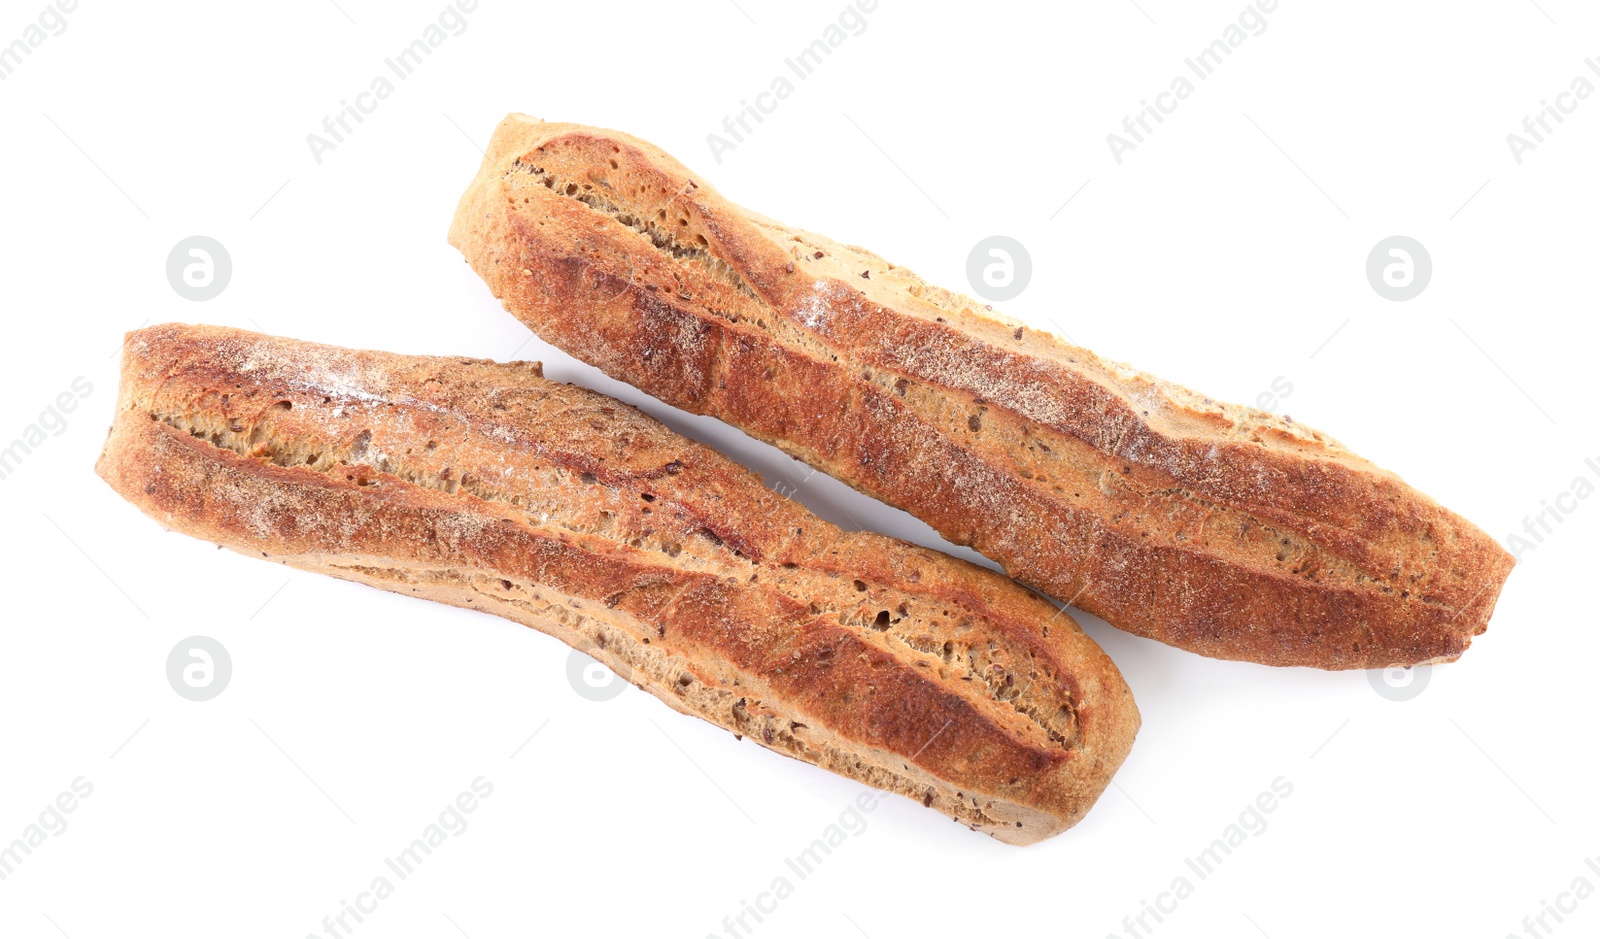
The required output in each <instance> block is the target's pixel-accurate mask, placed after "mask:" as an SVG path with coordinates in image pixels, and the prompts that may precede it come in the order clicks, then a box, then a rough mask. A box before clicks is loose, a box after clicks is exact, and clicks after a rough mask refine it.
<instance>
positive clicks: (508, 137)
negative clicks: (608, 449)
mask: <svg viewBox="0 0 1600 939" xmlns="http://www.w3.org/2000/svg"><path fill="white" fill-rule="evenodd" d="M867 197H869V198H870V193H869V194H868V196H867ZM450 242H451V244H453V245H455V246H456V247H457V248H458V249H460V250H461V252H462V253H463V254H464V255H465V256H466V259H467V261H468V263H470V264H471V265H472V267H473V269H474V270H476V271H477V272H478V274H480V275H481V276H482V277H483V278H484V280H485V281H487V282H488V285H489V288H490V290H491V291H493V293H494V295H495V296H496V297H498V298H500V299H501V300H502V301H503V302H504V304H505V306H506V308H507V309H508V310H510V311H511V312H512V313H513V314H514V315H516V316H517V317H518V318H519V319H521V320H522V321H523V322H524V323H526V324H527V325H528V326H530V327H531V328H532V329H533V330H534V331H535V332H536V333H538V334H539V335H540V336H541V337H543V338H544V339H545V340H546V341H548V342H550V343H552V344H553V345H556V346H558V347H560V348H562V349H564V350H566V351H567V352H569V353H571V354H572V355H574V356H576V357H578V358H580V359H582V360H584V361H586V362H589V363H591V364H593V365H596V366H598V367H599V368H601V369H603V370H604V371H605V372H606V373H607V374H609V375H611V376H612V377H614V378H618V379H621V380H623V381H626V382H628V383H630V384H632V385H635V386H637V387H638V388H640V389H642V390H644V391H646V392H648V393H650V394H652V395H655V396H657V397H659V398H660V399H661V400H663V401H665V402H667V403H669V404H671V405H674V406H676V407H679V408H682V409H684V410H687V411H692V412H694V413H697V414H710V415H714V416H716V417H719V418H721V419H723V420H725V421H728V422H729V423H731V424H733V425H735V426H737V427H739V428H741V429H743V430H744V431H746V432H748V433H749V434H751V435H753V436H755V437H758V438H760V439H762V440H765V441H768V442H771V443H774V444H776V445H777V446H779V447H781V448H783V449H784V450H785V451H786V452H788V453H790V454H791V455H793V456H795V457H797V458H799V459H802V460H805V461H806V462H808V463H810V464H811V465H813V466H815V467H817V468H819V469H821V470H824V471H826V472H828V473H831V474H832V475H834V476H836V477H838V478H839V479H841V480H843V481H845V482H847V483H849V484H850V485H852V486H854V487H856V488H857V489H860V490H861V491H863V492H865V493H867V494H869V495H872V496H876V497H877V498H879V499H882V500H883V501H885V502H888V503H890V504H891V505H895V506H898V507H900V508H903V509H905V510H906V511H908V512H910V513H911V514H913V515H915V516H917V517H919V518H921V519H922V520H924V521H926V522H927V523H928V524H930V525H932V526H933V527H934V528H935V529H937V530H938V531H939V532H940V534H942V535H944V537H946V538H948V539H949V540H950V541H952V542H955V543H956V544H961V545H971V546H972V547H974V548H976V549H977V550H979V551H981V552H983V553H984V554H986V555H988V556H989V557H991V558H993V559H995V560H996V561H998V562H1000V563H1001V564H1002V565H1003V566H1004V567H1005V569H1006V570H1007V571H1008V572H1009V573H1010V574H1011V575H1012V576H1014V577H1016V578H1018V579H1019V580H1021V581H1023V582H1025V583H1028V584H1031V585H1033V586H1035V587H1037V588H1039V589H1041V590H1043V591H1045V592H1047V593H1050V594H1052V595H1054V596H1056V597H1058V598H1060V599H1062V600H1065V601H1067V602H1069V603H1072V604H1074V605H1076V606H1078V607H1080V608H1082V609H1084V610H1087V611H1089V612H1091V613H1094V614H1095V615H1098V616H1101V617H1104V618H1105V619H1106V620H1108V621H1109V622H1111V623H1112V624H1113V625H1116V626H1120V627H1121V628H1123V629H1126V630H1129V631H1131V632H1134V633H1138V634H1139V635H1142V636H1148V637H1151V638H1154V639H1158V640H1160V641H1162V642H1166V643H1170V644H1172V645H1174V646H1178V647H1180V648H1184V649H1189V650H1192V651H1194V652H1198V653H1201V654H1203V655H1209V656H1215V657H1218V658H1225V659H1243V660H1247V661H1254V662H1263V663H1267V664H1272V665H1308V666H1315V667H1318V668H1326V669H1342V668H1374V667H1383V666H1390V665H1411V664H1418V663H1426V662H1436V661H1444V660H1450V659H1454V658H1456V657H1457V656H1459V655H1460V654H1461V652H1462V650H1464V649H1465V648H1466V647H1467V645H1468V644H1469V643H1470V642H1471V640H1472V637H1473V636H1475V635H1477V634H1478V633H1481V632H1482V631H1483V630H1484V628H1485V626H1486V623H1487V621H1488V619H1489V615H1490V613H1491V611H1492V610H1493V609H1494V605H1495V600H1496V597H1497V596H1498V594H1499V591H1500V587H1501V584H1502V583H1503V582H1504V580H1505V578H1506V576H1507V574H1508V573H1509V571H1510V569H1511V565H1512V563H1513V561H1512V558H1511V556H1510V555H1509V554H1508V553H1507V552H1506V551H1505V550H1503V549H1502V548H1501V547H1500V546H1499V545H1498V544H1496V543H1495V542H1494V541H1493V540H1492V539H1490V538H1489V537H1488V536H1487V535H1485V534H1484V533H1483V532H1482V531H1481V530H1479V529H1478V528H1476V527H1474V526H1473V525H1472V524H1471V523H1470V522H1468V521H1466V520H1465V519H1463V518H1461V517H1460V516H1458V515H1455V514H1454V513H1452V512H1450V511H1448V510H1446V509H1444V508H1443V507H1441V506H1440V505H1439V504H1438V503H1436V502H1434V501H1433V500H1432V499H1430V498H1428V497H1427V496H1426V495H1424V494H1422V493H1420V492H1418V491H1416V490H1415V489H1412V488H1411V487H1409V486H1407V485H1406V484H1405V483H1404V482H1403V481H1401V480H1400V478H1399V477H1397V476H1395V475H1394V474H1392V473H1389V472H1386V471H1384V470H1382V469H1379V468H1378V467H1376V466H1374V465H1373V464H1371V463H1369V462H1367V461H1366V460H1364V459H1362V458H1360V457H1358V456H1356V455H1355V454H1353V453H1351V452H1350V451H1348V450H1346V449H1345V448H1344V447H1342V446H1341V445H1340V444H1339V443H1337V442H1336V441H1334V440H1332V439H1331V438H1329V437H1327V436H1326V435H1324V434H1321V433H1319V432H1317V431H1315V430H1312V429H1311V428H1309V427H1306V426H1304V425H1302V424H1298V423H1294V422H1292V421H1290V420H1289V419H1288V418H1279V417H1275V416H1274V415H1272V414H1269V413H1266V412H1263V411H1258V410H1253V409H1250V408H1244V407H1238V406H1234V405H1227V404H1220V403H1217V402H1214V401H1212V400H1211V399H1209V398H1204V397H1201V396H1200V395H1197V394H1195V393H1194V392H1191V391H1189V390H1187V389H1185V388H1181V387H1178V386H1176V385H1172V384H1168V383H1166V382H1163V381H1159V380H1157V379H1155V378H1153V377H1151V376H1149V375H1145V374H1142V373H1140V372H1136V371H1133V370H1132V369H1129V368H1127V367H1125V366H1122V365H1118V364H1114V363H1111V362H1107V361H1104V360H1102V359H1100V358H1098V357H1096V356H1095V355H1094V354H1093V353H1091V352H1089V351H1087V350H1085V349H1080V348H1077V347H1075V346H1070V345H1067V344H1065V343H1063V342H1061V341H1060V340H1058V339H1056V338H1055V337H1053V336H1050V335H1048V334H1046V333H1040V332H1036V331H1033V330H1029V329H1026V328H1024V327H1022V326H1021V325H1018V324H1016V323H1013V322H1009V321H1003V320H1001V319H1000V318H998V317H997V316H989V315H985V314H984V313H982V312H980V311H979V309H978V307H979V306H980V304H978V303H977V302H976V301H973V300H970V299H968V298H966V297H963V296H959V295H957V294H953V293H950V292H947V291H944V290H940V289H938V288H936V287H931V286H928V285H926V284H924V283H923V282H922V281H921V280H919V279H918V278H917V277H916V276H915V275H913V274H912V273H910V272H909V271H907V270H905V269H904V268H900V267H896V266H895V265H893V264H889V263H887V262H885V261H884V260H883V259H881V258H879V257H877V256H876V255H873V254H870V253H868V252H867V251H864V250H862V249H860V248H856V247H850V246H844V245H840V244H836V243H834V242H833V241H830V240H828V239H827V238H824V237H822V236H820V235H814V234H811V233H809V232H803V231H799V230H797V229H793V228H788V227H786V226H783V225H781V224H779V223H777V222H774V221H772V220H770V219H767V218H764V217H762V216H760V215H756V214H755V213H753V212H749V211H746V210H744V209H741V208H740V207H738V206H736V205H734V204H732V203H730V202H729V201H727V200H726V199H724V198H722V197H721V196H720V195H718V194H717V193H716V192H715V191H714V190H712V189H711V188H710V187H709V186H707V185H705V184H704V183H703V182H701V181H700V180H699V178H698V177H697V176H695V175H694V174H692V173H691V172H690V171H689V170H688V169H686V168H685V167H684V166H683V165H682V164H680V163H679V162H678V161H677V160H674V159H673V158H672V157H670V156H669V155H667V154H666V153H664V152H662V151H661V150H660V149H658V148H656V147H655V146H652V145H651V144H649V143H646V142H644V141H642V140H638V139H636V138H634V137H630V136H628V135H626V134H622V133H617V132H615V131H609V130H599V129H595V128H590V127H582V126H579V125H574V124H557V123H544V122H541V121H537V120H534V119H532V118H529V117H526V116H523V115H519V114H513V115H511V116H510V117H507V118H506V119H505V121H504V122H502V123H501V124H500V126H499V128H498V129H497V130H496V131H495V134H494V137H493V140H492V141H491V142H490V145H489V150H488V153H487V155H486V156H485V158H484V161H483V164H482V167H481V169H480V170H479V172H478V175H477V178H475V179H474V180H473V181H472V184H471V186H470V187H469V188H468V189H467V191H466V193H465V195H463V196H462V199H461V202H460V206H459V208H458V209H457V211H456V215H455V220H454V223H453V224H452V226H451V228H450Z"/></svg>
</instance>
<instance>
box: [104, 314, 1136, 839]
mask: <svg viewBox="0 0 1600 939" xmlns="http://www.w3.org/2000/svg"><path fill="white" fill-rule="evenodd" d="M97 471H98V472H99V474H100V475H101V476H102V477H103V478H104V479H105V480H106V481H107V482H108V483H110V484H111V486H112V488H114V489H116V490H117V492H119V493H121V494H122V495H123V497H124V498H126V499H128V500H129V501H130V502H132V503H134V504H135V505H136V506H138V507H139V508H140V509H141V510H143V511H144V512H146V513H147V514H149V515H151V516H152V517H153V518H155V519H157V520H158V521H160V522H161V523H162V524H164V525H166V526H167V527H169V528H173V529H176V530H178V531H181V532H183V533H185V534H189V535H192V536H195V537H199V538H205V539H207V540H211V541H215V542H217V543H219V544H222V545H225V546H227V547H229V548H233V549H234V550H237V551H240V552H242V553H246V554H250V555H253V556H259V557H264V558H269V559H271V560H275V561H281V562H283V563H286V564H289V565H291V566H295V567H299V568H304V569H307V570H314V571H320V572H324V573H328V574H331V575H333V576H336V577H342V578H346V579H350V580H356V581H360V582H363V583H367V584H372V585H374V586H378V587H383V588H384V589H388V590H393V591H396V592H399V593H405V594H410V595H416V596H423V597H428V598H430V599H434V600H439V601H442V602H446V603H451V604H454V605H457V606H463V607H468V608H473V609H481V610H485V611H487V612H492V613H497V614H499V615H502V616H505V617H508V618H510V619H513V620H516V621H518V622H521V623H524V624H526V625H529V626H532V627H534V628H537V629H540V630H542V631H544V632H548V633H550V634H552V635H554V636H556V637H558V638H560V639H562V640H563V641H565V642H567V643H569V644H571V645H573V646H575V647H578V648H582V649H584V650H585V651H587V652H589V653H590V654H592V655H594V656H595V657H596V658H598V659H600V660H601V661H603V662H606V663H607V664H609V665H611V666H612V667H613V668H614V669H616V670H617V671H618V672H619V673H621V674H624V675H631V677H632V680H633V681H635V683H637V684H638V685H639V686H640V687H641V688H644V689H645V690H647V691H650V692H651V693H652V694H654V695H656V696H658V697H660V698H661V699H662V700H664V701H666V702H667V703H668V704H669V705H671V706H672V707H674V708H676V709H678V710H680V711H683V712H685V713H688V714H694V715H697V716H699V717H702V718H705V719H706V720H709V721H712V722H713V723H716V724H718V725H719V726H722V727H726V728H728V729H730V730H732V731H734V732H736V733H738V734H742V735H746V736H749V737H750V738H751V739H753V740H755V741H757V742H759V743H761V744H762V745H763V746H766V747H768V748H770V749H773V750H776V751H777V752H780V753H784V754H786V755H788V756H792V757H795V758H797V759H801V760H805V761H808V762H812V763H816V764H818V765H821V766H823V767H825V768H828V769H831V770H833V771H835V772H838V773H842V774H844V775H846V776H849V777H851V778H854V779H858V780H861V781H863V782H866V783H868V784H871V785H874V786H878V787H880V788H884V789H888V790H890V791H894V792H898V793H900V794H903V795H907V796H909V797H911V798H914V799H917V800H919V801H922V802H923V804H925V805H930V806H932V807H934V808H936V809H938V810H939V811H941V812H944V813H945V814H947V815H950V816H952V817H954V818H956V819H957V820H959V821H961V822H963V823H966V824H968V825H970V826H972V827H973V828H975V829H977V830H981V831H984V832H986V833H988V834H990V835H993V836H994V837H996V838H999V839H1000V840H1002V841H1006V842H1009V843H1014V844H1026V843H1031V842H1033V841H1037V840H1039V839H1041V838H1044V837H1048V836H1049V835H1052V834H1055V833H1057V832H1059V831H1062V830H1064V829H1066V828H1067V827H1070V826H1071V825H1072V824H1074V823H1075V822H1077V821H1078V820H1079V819H1080V818H1081V817H1082V816H1083V814H1084V813H1085V812H1087V811H1088V808H1089V806H1090V805H1091V804H1093V802H1094V800H1095V799H1096V798H1097V797H1098V796H1099V794H1100V793H1101V792H1102V791H1103V790H1104V788H1105V787H1106V785H1107V784H1108V783H1109V781H1110V778H1111V774H1112V773H1113V772H1114V771H1115V769H1116V767H1117V766H1118V765H1120V763H1121V762H1122V760H1123V758H1124V757H1125V756H1126V754H1127V752H1128V749H1129V747H1130V746H1131V744H1132V740H1133V735H1134V733H1135V732H1136V730H1137V728H1138V721H1139V718H1138V712H1137V710H1136V708H1135V707H1134V704H1133V700H1132V697H1131V695H1130V693H1129V691H1128V689H1127V686H1126V684H1125V683H1124V682H1123V680H1122V677H1121V675H1120V674H1119V673H1118V672H1117V669H1116V667H1115V665H1113V664H1112V663H1111V661H1110V660H1109V659H1108V658H1107V657H1106V656H1105V654H1104V653H1103V652H1102V651H1101V650H1100V649H1099V647H1098V646H1096V645H1095V644H1094V643H1093V642H1092V641H1091V640H1090V639H1089V638H1088V637H1086V636H1085V635H1083V633H1082V632H1081V631H1080V630H1079V629H1078V627H1077V625H1076V624H1075V623H1073V622H1072V621H1071V619H1070V618H1069V617H1067V616H1066V615H1065V614H1061V615H1057V611H1056V610H1055V608H1054V607H1052V606H1051V605H1050V604H1048V603H1047V602H1045V601H1044V600H1042V599H1040V598H1039V597H1037V596H1035V595H1033V594H1031V593H1029V592H1028V591H1026V590H1024V589H1023V588H1021V587H1019V586H1017V585H1016V584H1014V583H1012V582H1010V581H1008V580H1006V579H1005V578H1002V577H1000V576H998V575H995V574H993V573H991V572H989V571H985V570H983V569H981V568H978V567H976V566H973V565H970V564H967V563H965V562H962V561H958V560H956V559H953V558H950V557H948V556H945V555H942V554H939V553H937V552H934V551H929V550H927V549H924V548H919V547H917V546H915V545H909V544H906V543H903V542H898V541H895V540H893V539H889V538H885V537H883V536H880V535H875V534H869V533H847V532H843V531H840V530H839V529H837V528H835V527H834V526H832V525H830V524H828V523H827V522H825V521H823V520H822V519H819V518H817V517H815V516H813V515H811V514H810V513H809V512H807V511H806V510H805V509H804V508H802V507H801V506H799V505H798V504H796V503H793V502H791V501H789V500H787V499H784V498H782V497H781V496H779V495H777V494H776V493H774V492H772V491H770V490H768V489H767V488H766V487H765V486H763V485H762V484H761V482H760V479H759V477H757V476H755V475H754V474H753V473H751V472H749V471H748V470H746V469H744V468H743V467H740V466H738V465H737V464H735V463H733V462H732V461H730V460H728V459H726V458H725V457H723V456H721V455H720V454H718V453H716V452H715V451H713V450H711V449H709V448H707V447H705V446H702V445H700V444H696V443H694V442H692V441H689V440H686V439H684V438H682V437H680V436H678V435H676V434H674V433H672V432H671V431H669V430H667V429H666V428H664V427H662V426H661V425H660V424H658V423H656V422H655V421H654V420H652V419H650V418H649V417H647V416H645V415H644V414H642V413H641V412H638V411H636V410H635V409H633V408H631V407H629V406H627V405H624V404H622V403H620V402H617V401H615V400H613V399H610V398H607V397H605V396H603V395H600V394H597V393H594V392H591V391H587V390H584V389H580V388H574V387H571V386H568V385H562V384H558V383H555V382H551V381H547V380H545V379H544V378H543V377H542V374H541V373H540V370H539V367H538V366H537V364H530V363H510V364H497V363H493V362H486V361H478V360H471V359H458V358H433V357H411V356H400V355H391V354H387V353H380V352H358V351H352V350H346V349H339V348H335V347H330V346H319V345H314V344H311V343H304V342H297V341H294V340H287V339H275V338H271V337H266V336H260V335H257V334H253V333H247V332H240V331H237V330H230V329H221V328H215V327H188V326H158V327H152V328H150V329H145V330H140V331H138V332H134V333H130V334H129V336H128V339H127V342H126V344H125V346H124V359H123V371H122V385H121V390H120V395H119V402H118V410H117V416H116V421H115V424H114V425H113V427H112V431H111V435H110V437H109V439H108V440H107V443H106V448H105V452H104V453H103V454H102V456H101V459H100V461H99V464H98V466H97Z"/></svg>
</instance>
